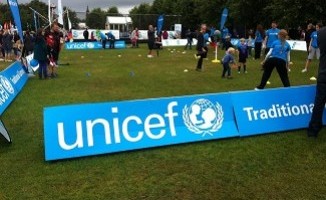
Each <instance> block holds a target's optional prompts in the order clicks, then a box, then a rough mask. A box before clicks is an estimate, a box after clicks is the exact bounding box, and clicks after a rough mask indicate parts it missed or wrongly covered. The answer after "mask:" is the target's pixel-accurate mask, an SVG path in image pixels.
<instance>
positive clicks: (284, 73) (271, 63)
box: [257, 58, 290, 89]
mask: <svg viewBox="0 0 326 200" xmlns="http://www.w3.org/2000/svg"><path fill="white" fill-rule="evenodd" d="M275 67H276V70H277V73H278V74H279V76H280V78H281V81H282V83H283V85H284V87H290V81H289V76H288V70H287V68H286V62H285V61H284V60H282V59H280V58H268V59H267V60H266V62H265V64H264V66H263V68H264V73H263V76H262V78H261V82H260V85H259V86H257V88H258V89H264V87H265V86H266V83H267V81H268V79H269V78H270V77H271V74H272V72H273V70H274V68H275Z"/></svg>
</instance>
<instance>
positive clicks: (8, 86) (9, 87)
mask: <svg viewBox="0 0 326 200" xmlns="http://www.w3.org/2000/svg"><path fill="white" fill-rule="evenodd" d="M0 83H1V85H2V86H3V87H4V88H5V89H6V90H7V91H8V92H9V93H10V94H13V93H14V92H15V89H14V88H13V87H12V85H11V83H10V82H9V80H8V79H7V78H6V77H4V76H1V75H0Z"/></svg>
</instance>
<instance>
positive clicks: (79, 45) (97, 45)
mask: <svg viewBox="0 0 326 200" xmlns="http://www.w3.org/2000/svg"><path fill="white" fill-rule="evenodd" d="M109 47H110V42H109V41H108V42H106V48H109ZM114 47H115V48H116V49H125V48H126V42H125V41H123V40H117V41H115V43H114ZM65 48H66V49H68V50H83V49H84V50H86V49H102V48H103V47H102V43H101V42H67V43H66V44H65Z"/></svg>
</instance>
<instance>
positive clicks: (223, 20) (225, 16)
mask: <svg viewBox="0 0 326 200" xmlns="http://www.w3.org/2000/svg"><path fill="white" fill-rule="evenodd" d="M228 15H229V10H228V9H227V8H224V9H223V11H222V15H221V22H220V30H222V29H223V27H224V25H225V22H226V20H227V18H228Z"/></svg>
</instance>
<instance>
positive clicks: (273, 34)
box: [266, 28, 280, 48]
mask: <svg viewBox="0 0 326 200" xmlns="http://www.w3.org/2000/svg"><path fill="white" fill-rule="evenodd" d="M279 32H280V29H278V28H271V29H268V30H267V31H266V36H267V37H268V39H267V44H266V47H267V48H271V47H272V44H273V42H274V41H276V40H278V33H279Z"/></svg>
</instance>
